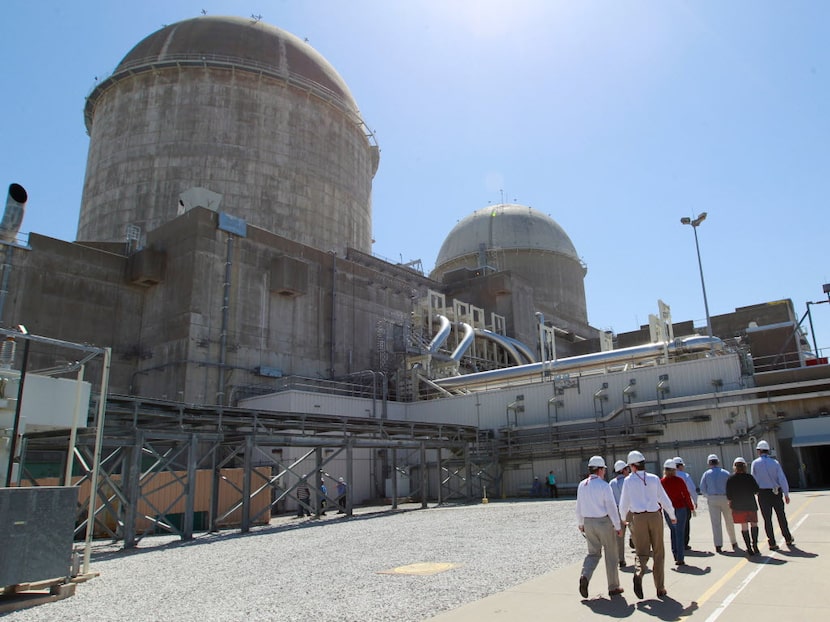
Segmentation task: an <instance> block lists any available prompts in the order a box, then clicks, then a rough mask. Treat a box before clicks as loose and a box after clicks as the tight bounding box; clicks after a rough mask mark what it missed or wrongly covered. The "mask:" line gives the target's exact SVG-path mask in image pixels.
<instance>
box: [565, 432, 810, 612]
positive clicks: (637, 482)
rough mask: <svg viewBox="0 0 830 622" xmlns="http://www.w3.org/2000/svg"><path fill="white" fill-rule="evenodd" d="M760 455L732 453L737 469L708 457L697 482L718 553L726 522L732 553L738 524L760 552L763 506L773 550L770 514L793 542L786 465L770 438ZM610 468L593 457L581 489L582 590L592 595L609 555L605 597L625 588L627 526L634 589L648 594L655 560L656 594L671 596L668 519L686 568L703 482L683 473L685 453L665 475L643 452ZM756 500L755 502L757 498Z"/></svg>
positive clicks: (752, 549) (749, 548)
mask: <svg viewBox="0 0 830 622" xmlns="http://www.w3.org/2000/svg"><path fill="white" fill-rule="evenodd" d="M756 450H757V452H758V458H757V459H756V460H754V461H753V462H752V464H751V466H750V467H749V470H748V465H747V462H746V460H745V459H744V458H742V457H738V458H735V460H734V462H733V472H732V473H730V472H729V471H727V470H726V469H723V468H721V467H720V460H719V458H718V456H717V455H715V454H711V455H709V457H708V458H707V461H708V465H709V469H708V470H707V471H706V472H705V473H704V474H703V476H702V477H701V480H700V494H702V495H703V496H705V497H706V498H707V501H708V505H709V518H710V520H711V524H712V536H713V539H714V544H715V550H716V551H717V552H718V553H721V552H722V550H723V530H722V525H721V523H722V522H723V523H724V524H726V527H727V534H728V535H729V536H730V542H731V544H732V550H733V551H737V550H738V544H737V540H736V538H735V532H734V525H735V524H739V525H740V527H741V534H742V536H743V540H744V544H745V546H746V554H747V556H748V557H752V556H753V555H760V551H759V550H758V516H757V513H758V508H759V507H760V509H761V515H762V516H763V518H764V529H765V532H766V536H767V540H768V544H769V548H770V550H776V549H777V548H778V545H777V544H776V540H775V534H774V532H773V525H772V513H773V512H775V514H776V517H777V519H778V525H779V527H780V529H781V533H782V535H783V536H784V540H785V542H786V543H787V545H789V546H792V545H793V544H794V540H793V537H792V534H791V533H790V530H789V526H788V524H787V517H786V514H785V511H784V506H785V504H787V503H789V502H790V496H789V494H790V490H789V485H788V483H787V478H786V477H785V475H784V471H783V470H782V469H781V465H780V464H779V463H778V461H776V460H775V459H773V458H772V457H771V456H770V447H769V443H767V441H760V442H759V443H758V444H757V446H756ZM607 470H608V467H607V466H606V464H605V460H604V459H603V458H602V457H601V456H592V457H591V459H590V460H588V477H587V478H585V479H584V480H582V481H581V482H580V483H579V486H578V487H577V495H576V515H577V527H578V528H579V531H580V532H581V533H582V534H583V536H584V537H585V540H586V543H587V545H588V554H587V555H586V556H585V560H584V562H583V564H582V572H581V573H580V576H579V593H580V595H581V596H582V597H583V598H587V597H588V585H589V583H590V581H591V577H592V576H593V573H594V570H595V569H596V567H597V566H598V565H599V561H600V559H601V558H602V556H603V554H604V555H605V572H606V576H607V579H608V594H609V596H616V595H618V594H622V593H623V592H624V589H623V587H622V586H621V585H620V577H619V570H620V569H621V568H625V566H626V562H625V531H626V528H627V529H628V530H629V544H630V546H631V548H633V549H634V555H635V562H634V594H635V595H636V596H637V598H643V576H644V575H645V573H646V570H647V569H648V561H649V558H652V559H653V565H652V575H653V579H654V587H655V589H656V590H657V597H658V598H662V597H664V596H666V594H667V590H666V586H665V570H664V568H665V547H664V539H663V535H664V533H663V524H664V521H665V524H666V525H668V527H669V532H670V543H671V551H672V555H673V556H674V562H675V564H676V565H677V566H685V565H686V551H687V550H689V549H690V548H691V547H690V546H689V535H690V530H689V525H690V519H691V518H692V516H695V515H696V511H697V501H698V487H697V486H696V485H695V483H694V480H693V479H692V477H691V475H690V474H688V473H687V472H686V470H685V464H684V462H683V459H682V458H680V457H676V458H671V459H669V460H666V461H665V463H664V464H663V477H662V479H661V478H660V477H658V476H657V475H655V474H653V473H649V472H647V470H646V459H645V456H643V454H642V453H641V452H639V451H631V452H630V453H629V454H628V460H627V461H626V462H623V461H622V460H617V462H616V463H615V464H614V477H613V478H612V479H611V481H610V482H607V481H606V479H605V477H606V473H607ZM756 498H757V502H756Z"/></svg>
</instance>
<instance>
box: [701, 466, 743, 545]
mask: <svg viewBox="0 0 830 622" xmlns="http://www.w3.org/2000/svg"><path fill="white" fill-rule="evenodd" d="M706 461H707V462H708V464H709V469H708V470H707V471H706V472H705V473H704V474H703V475H702V476H701V478H700V494H702V495H703V496H704V497H706V502H707V504H708V505H709V522H710V523H711V524H712V538H713V539H714V541H715V551H716V552H718V553H721V552H722V551H723V528H722V525H721V519H722V520H723V522H724V523H726V533H727V535H728V536H729V541H730V542H731V543H732V550H733V551H736V550H737V549H738V542H737V540H736V539H735V523H734V522H733V521H732V512H731V511H730V510H729V499H727V498H726V480H728V479H729V476H730V473H729V471H727V470H726V469H724V468H721V466H720V459H719V458H718V456H717V455H716V454H709V457H708V458H706Z"/></svg>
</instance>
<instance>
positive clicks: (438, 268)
mask: <svg viewBox="0 0 830 622" xmlns="http://www.w3.org/2000/svg"><path fill="white" fill-rule="evenodd" d="M461 269H466V270H467V271H470V273H471V274H477V275H480V276H485V275H488V274H493V273H497V272H510V273H511V274H512V275H514V276H515V277H518V278H520V279H522V280H523V282H525V283H526V284H528V285H529V286H530V288H531V289H532V291H533V298H534V305H535V308H534V309H532V310H530V309H528V310H527V311H528V313H529V314H530V316H532V315H533V311H541V312H543V313H545V314H546V315H547V316H548V317H549V319H552V320H554V321H555V325H556V326H557V327H558V328H562V329H566V330H570V331H575V332H577V333H584V332H585V330H586V328H587V327H588V316H587V309H586V301H585V284H584V279H585V275H586V273H587V269H586V267H585V264H584V263H583V262H582V261H581V260H580V258H579V255H578V254H577V252H576V248H574V245H573V242H571V239H570V238H569V237H568V234H567V233H565V230H564V229H562V227H561V226H559V224H558V223H557V222H556V221H554V220H553V219H552V218H550V217H549V216H547V215H545V214H543V213H542V212H540V211H538V210H535V209H533V208H531V207H528V206H525V205H516V204H502V205H491V206H488V207H485V208H482V209H479V210H476V211H475V212H473V213H472V214H470V215H469V216H466V217H465V218H463V219H462V220H461V221H460V222H459V223H458V224H457V225H456V226H455V227H453V229H452V231H450V233H449V235H447V237H446V239H445V240H444V243H443V244H442V245H441V249H440V251H439V252H438V258H437V259H436V262H435V269H434V270H433V271H432V274H431V276H432V278H434V279H436V280H439V281H446V278H445V276H446V275H448V274H449V273H455V274H454V275H453V276H452V277H451V280H455V279H457V277H458V275H459V274H460V272H456V271H458V270H461Z"/></svg>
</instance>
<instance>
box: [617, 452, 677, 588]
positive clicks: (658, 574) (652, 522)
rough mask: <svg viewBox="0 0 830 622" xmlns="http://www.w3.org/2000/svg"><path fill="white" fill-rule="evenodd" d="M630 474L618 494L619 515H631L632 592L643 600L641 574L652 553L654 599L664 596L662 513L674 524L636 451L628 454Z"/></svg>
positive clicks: (663, 496)
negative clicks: (655, 589) (632, 550)
mask: <svg viewBox="0 0 830 622" xmlns="http://www.w3.org/2000/svg"><path fill="white" fill-rule="evenodd" d="M628 464H629V466H630V467H631V475H629V476H628V477H626V478H625V485H624V486H623V489H622V494H621V495H620V508H619V510H620V516H621V517H624V516H627V515H628V513H629V512H631V513H632V514H633V516H632V517H631V518H632V522H631V533H632V534H633V535H634V547H635V553H636V555H637V559H636V563H635V565H634V593H635V594H636V595H637V598H643V575H644V574H645V573H646V570H647V569H648V559H649V556H650V554H651V553H652V552H653V554H654V567H653V568H652V574H653V575H654V587H655V588H657V597H658V598H662V597H663V596H665V595H666V585H665V575H664V562H665V549H664V547H663V510H665V511H666V513H667V514H668V515H669V520H670V521H671V523H672V524H676V523H677V517H676V516H675V514H674V507H673V506H672V502H671V500H670V499H669V496H668V495H667V494H666V491H665V489H664V488H663V484H662V482H660V478H659V477H657V476H656V475H654V474H652V473H647V472H646V459H645V456H643V454H641V453H640V452H639V451H632V452H629V454H628Z"/></svg>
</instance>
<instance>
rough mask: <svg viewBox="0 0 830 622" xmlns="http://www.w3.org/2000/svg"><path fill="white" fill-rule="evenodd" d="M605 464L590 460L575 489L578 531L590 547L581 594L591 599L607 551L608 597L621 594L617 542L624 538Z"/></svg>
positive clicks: (601, 459) (597, 458)
mask: <svg viewBox="0 0 830 622" xmlns="http://www.w3.org/2000/svg"><path fill="white" fill-rule="evenodd" d="M605 471H606V466H605V460H603V458H602V456H592V457H591V459H590V460H588V477H586V478H585V479H584V480H582V481H581V482H579V486H577V489H576V521H577V527H578V528H579V531H581V532H582V535H584V536H585V540H586V541H587V543H588V554H587V555H586V556H585V561H584V562H582V573H581V574H580V576H579V593H580V594H581V595H582V598H588V582H589V581H590V580H591V576H592V575H593V574H594V570H595V569H596V567H597V565H598V564H599V559H600V557H602V553H603V550H604V551H605V574H606V577H607V578H608V595H609V596H616V595H617V594H622V593H623V589H622V587H620V575H619V569H618V568H617V562H618V557H617V542H616V540H617V538H621V537H622V531H621V527H620V515H619V512H618V511H617V504H616V503H615V502H614V493H613V492H611V486H609V485H608V482H606V481H605Z"/></svg>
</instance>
